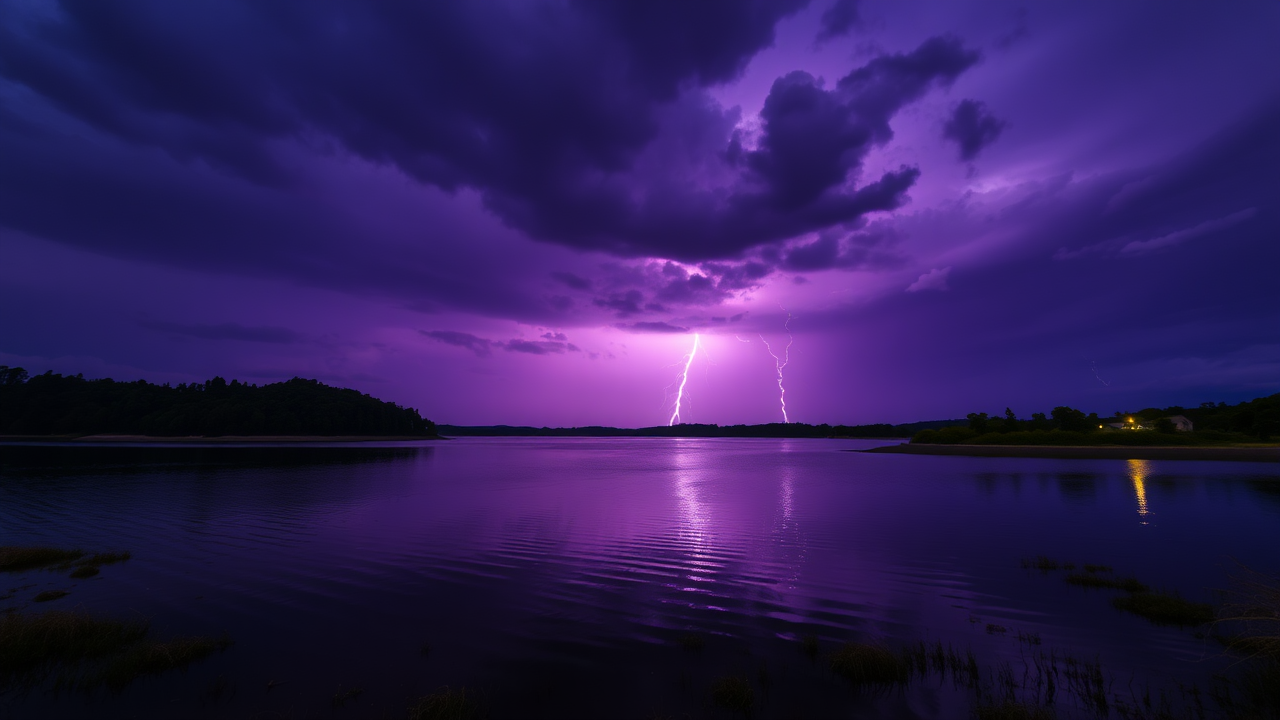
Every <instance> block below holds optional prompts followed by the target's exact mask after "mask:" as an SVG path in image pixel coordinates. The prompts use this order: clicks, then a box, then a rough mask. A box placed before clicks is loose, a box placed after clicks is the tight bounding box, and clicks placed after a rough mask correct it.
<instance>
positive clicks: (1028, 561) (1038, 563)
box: [1022, 555, 1076, 572]
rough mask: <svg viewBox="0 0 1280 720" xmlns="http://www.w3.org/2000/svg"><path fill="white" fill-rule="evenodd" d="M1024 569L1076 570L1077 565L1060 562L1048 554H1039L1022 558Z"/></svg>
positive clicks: (1044, 570) (1043, 570)
mask: <svg viewBox="0 0 1280 720" xmlns="http://www.w3.org/2000/svg"><path fill="white" fill-rule="evenodd" d="M1022 569H1024V570H1039V571H1040V572H1049V571H1051V570H1075V569H1076V566H1075V563H1069V562H1058V561H1057V560H1054V559H1053V558H1051V557H1048V556H1047V555H1037V556H1035V557H1033V558H1022Z"/></svg>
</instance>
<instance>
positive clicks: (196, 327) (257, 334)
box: [139, 320, 304, 345]
mask: <svg viewBox="0 0 1280 720" xmlns="http://www.w3.org/2000/svg"><path fill="white" fill-rule="evenodd" d="M139 324H140V325H142V327H145V328H147V329H148V330H156V331H158V332H163V333H166V334H169V335H181V336H183V337H193V338H199V339H201V340H240V341H243V342H257V343H275V344H279V345H293V344H296V343H300V342H303V341H304V338H303V337H302V336H301V335H299V334H298V333H296V332H294V331H292V330H290V329H288V328H282V327H268V326H246V325H238V324H236V323H221V324H217V325H204V324H199V323H196V324H187V323H171V322H161V321H159V320H143V321H142V322H140V323H139Z"/></svg>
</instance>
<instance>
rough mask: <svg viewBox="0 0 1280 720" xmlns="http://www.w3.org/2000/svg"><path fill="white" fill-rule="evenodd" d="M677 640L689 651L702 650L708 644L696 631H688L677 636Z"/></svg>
mask: <svg viewBox="0 0 1280 720" xmlns="http://www.w3.org/2000/svg"><path fill="white" fill-rule="evenodd" d="M676 642H678V643H680V647H682V648H684V649H685V650H688V651H689V652H700V651H701V650H702V648H703V647H704V646H705V645H706V640H704V639H703V638H702V636H701V635H698V634H696V633H688V634H685V635H681V636H680V637H678V638H676Z"/></svg>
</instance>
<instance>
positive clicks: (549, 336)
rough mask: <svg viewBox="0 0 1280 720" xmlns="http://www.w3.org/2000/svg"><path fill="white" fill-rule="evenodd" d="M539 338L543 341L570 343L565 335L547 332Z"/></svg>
mask: <svg viewBox="0 0 1280 720" xmlns="http://www.w3.org/2000/svg"><path fill="white" fill-rule="evenodd" d="M539 337H541V338H542V339H543V340H554V341H556V342H568V341H569V338H568V337H566V336H565V334H564V333H549V332H546V333H542V335H540V336H539Z"/></svg>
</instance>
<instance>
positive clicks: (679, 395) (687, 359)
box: [667, 333, 700, 427]
mask: <svg viewBox="0 0 1280 720" xmlns="http://www.w3.org/2000/svg"><path fill="white" fill-rule="evenodd" d="M699 338H700V336H699V335H698V334H697V333H694V335H693V349H692V350H690V351H689V354H688V355H685V356H684V372H682V373H680V389H679V390H676V409H675V410H674V411H673V412H672V413H671V419H670V420H668V421H667V427H671V426H672V425H675V424H676V423H678V422H680V402H681V401H682V400H684V386H685V383H687V382H689V368H690V367H692V366H693V356H694V355H697V354H698V340H699Z"/></svg>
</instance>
